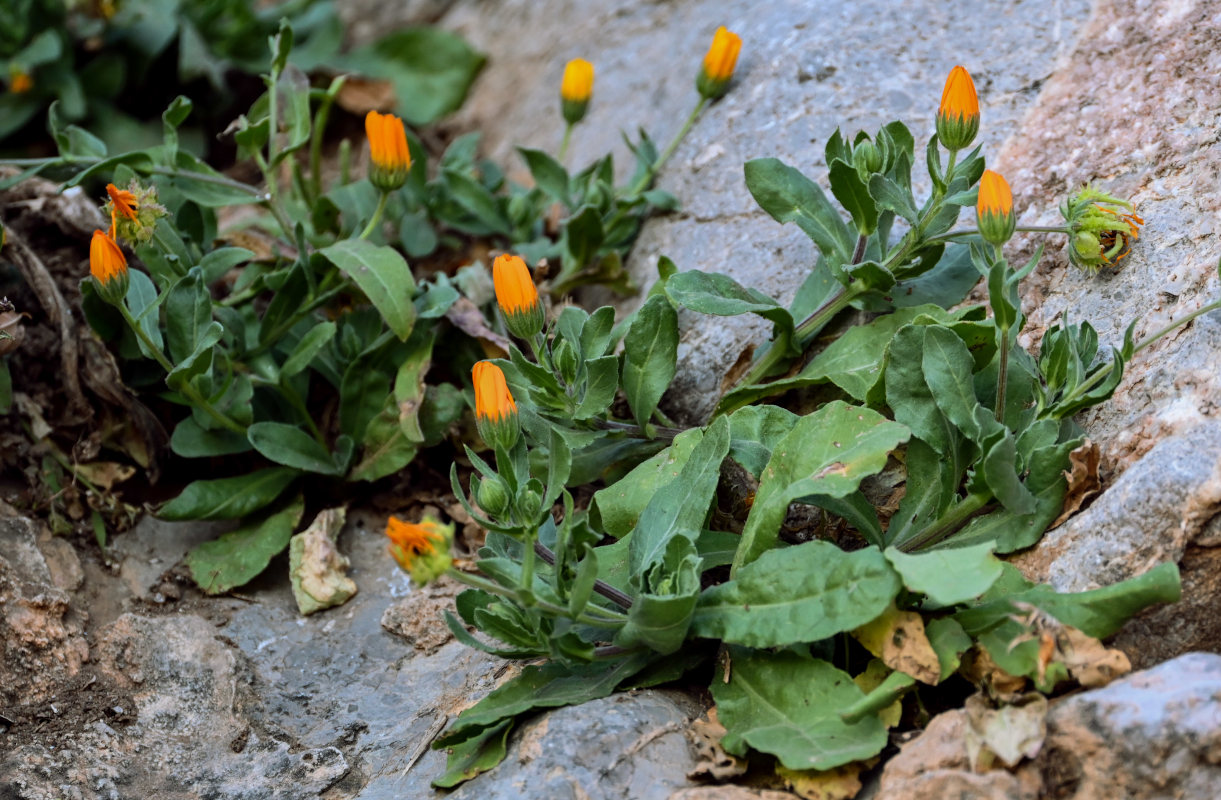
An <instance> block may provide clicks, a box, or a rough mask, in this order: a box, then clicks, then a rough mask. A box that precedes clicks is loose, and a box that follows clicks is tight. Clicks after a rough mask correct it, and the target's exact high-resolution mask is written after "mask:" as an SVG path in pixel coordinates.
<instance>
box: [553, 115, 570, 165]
mask: <svg viewBox="0 0 1221 800" xmlns="http://www.w3.org/2000/svg"><path fill="white" fill-rule="evenodd" d="M572 128H573V125H572V123H571V122H569V123H566V124H565V125H564V138H563V139H561V140H560V152H559V153H558V154H557V157H556V161H559V162H560V163H561V164H563V163H564V159H565V158H566V157H567V156H568V143H569V141H571V139H572Z"/></svg>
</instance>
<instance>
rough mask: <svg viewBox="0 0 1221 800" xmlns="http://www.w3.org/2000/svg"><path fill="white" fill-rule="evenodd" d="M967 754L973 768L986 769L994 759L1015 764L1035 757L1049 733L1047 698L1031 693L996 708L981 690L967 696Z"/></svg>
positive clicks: (1005, 764)
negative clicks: (978, 692)
mask: <svg viewBox="0 0 1221 800" xmlns="http://www.w3.org/2000/svg"><path fill="white" fill-rule="evenodd" d="M965 711H966V712H967V729H966V731H965V733H964V736H963V738H964V739H965V740H966V745H967V755H968V756H969V758H970V760H971V768H972V769H974V770H976V771H979V770H980V768H983V769H987V768H988V767H989V766H991V764H992V762H993V760H994V759H995V760H996V761H999V762H1000V763H1001V764H1003V765H1004V766H1006V767H1010V768H1012V767H1016V766H1017V764H1018V762H1019V761H1021V760H1022V759H1023V758H1034V757H1035V756H1037V755H1038V754H1039V750H1040V749H1042V747H1043V739H1044V738H1045V737H1046V736H1047V698H1046V697H1044V696H1043V695H1041V694H1039V693H1038V692H1029V693H1027V694H1024V695H1021V696H1020V697H1017V698H1015V699H1014V701H1013V702H1011V703H1006V704H1004V705H1002V706H1001V707H999V708H993V707H992V704H991V703H990V702H989V701H988V699H987V697H986V696H985V695H984V694H982V693H980V694H974V695H971V696H970V697H968V698H967V702H966V707H965Z"/></svg>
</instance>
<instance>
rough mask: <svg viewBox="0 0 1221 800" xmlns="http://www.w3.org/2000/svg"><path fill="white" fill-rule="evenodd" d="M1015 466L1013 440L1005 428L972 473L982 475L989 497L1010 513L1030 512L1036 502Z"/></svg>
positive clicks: (1015, 458) (1015, 449)
mask: <svg viewBox="0 0 1221 800" xmlns="http://www.w3.org/2000/svg"><path fill="white" fill-rule="evenodd" d="M1017 465H1018V454H1017V442H1016V441H1014V438H1013V434H1012V433H1010V432H1009V431H1007V430H1006V431H1005V432H1004V435H1002V436H1000V437H999V438H998V439H997V440H996V442H995V443H994V444H993V445H992V446H991V447H989V448H988V450H987V452H986V453H984V457H983V459H982V461H981V462H980V464H979V467H978V471H977V472H976V476H977V477H982V479H983V481H984V482H985V483H986V484H987V485H988V488H989V489H990V490H991V491H992V494H993V496H994V497H995V498H996V499H997V500H998V501H999V502H1000V504H1001V505H1002V506H1004V507H1005V508H1006V509H1008V510H1009V511H1012V512H1013V513H1014V514H1033V513H1034V512H1035V510H1036V509H1037V508H1038V501H1037V500H1035V496H1034V495H1033V494H1032V493H1031V491H1030V490H1029V489H1027V488H1026V487H1025V486H1023V485H1022V479H1021V476H1019V475H1018V473H1017V469H1018V466H1017Z"/></svg>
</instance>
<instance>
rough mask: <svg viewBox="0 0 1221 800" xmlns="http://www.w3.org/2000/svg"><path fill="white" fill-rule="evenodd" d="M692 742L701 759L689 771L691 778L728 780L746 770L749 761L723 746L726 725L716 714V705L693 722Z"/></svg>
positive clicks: (690, 730) (688, 775)
mask: <svg viewBox="0 0 1221 800" xmlns="http://www.w3.org/2000/svg"><path fill="white" fill-rule="evenodd" d="M688 731H689V735H690V738H691V743H692V744H693V745H694V746H695V752H696V755H697V756H698V757H699V760H698V761H697V762H696V764H695V766H694V767H693V768H692V769H691V771H690V772H688V773H687V777H688V778H690V779H691V780H711V781H718V782H721V781H727V780H729V779H730V778H736V777H738V776H739V775H742V774H744V773H745V772H746V767H747V762H746V759H744V758H738V757H737V756H732V755H730V754H729V753H726V752H725V750H724V748H722V747H721V739H723V738H724V737H725V733H726V731H725V726H724V725H722V724H721V723H720V721H719V720H718V719H717V715H716V706H713V707H712V708H710V709H708V713H707V714H706V715H705V716H704V717H703V718H701V719H697V720H695V721H694V722H692V723H691V726H690V727H689V728H688Z"/></svg>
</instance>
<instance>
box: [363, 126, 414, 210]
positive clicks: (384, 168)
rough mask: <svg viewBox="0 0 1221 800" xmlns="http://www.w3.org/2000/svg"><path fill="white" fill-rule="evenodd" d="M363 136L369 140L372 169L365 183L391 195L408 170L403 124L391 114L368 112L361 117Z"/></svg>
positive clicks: (405, 134) (400, 184) (408, 154)
mask: <svg viewBox="0 0 1221 800" xmlns="http://www.w3.org/2000/svg"><path fill="white" fill-rule="evenodd" d="M365 133H366V134H367V135H368V137H369V156H370V158H371V159H372V161H373V169H372V170H371V171H370V173H369V180H370V181H372V182H373V185H374V186H376V187H377V188H379V189H381V190H382V191H383V192H392V191H394V190H395V189H398V188H399V187H400V186H402V185H403V184H404V183H406V182H407V171H408V170H410V169H411V151H410V150H408V149H407V132H406V130H405V129H404V128H403V121H402V120H401V119H399V118H398V117H396V116H394V115H393V114H379V113H377V112H376V111H370V112H369V113H368V114H367V115H366V116H365Z"/></svg>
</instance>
